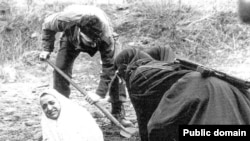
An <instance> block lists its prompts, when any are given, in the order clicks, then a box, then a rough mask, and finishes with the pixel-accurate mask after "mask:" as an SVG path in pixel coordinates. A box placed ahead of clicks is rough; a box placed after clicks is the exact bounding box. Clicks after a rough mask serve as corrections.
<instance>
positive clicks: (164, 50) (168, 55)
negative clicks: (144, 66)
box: [146, 46, 175, 63]
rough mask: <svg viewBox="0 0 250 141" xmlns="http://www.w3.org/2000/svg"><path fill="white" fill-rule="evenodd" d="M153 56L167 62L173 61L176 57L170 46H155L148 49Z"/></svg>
mask: <svg viewBox="0 0 250 141" xmlns="http://www.w3.org/2000/svg"><path fill="white" fill-rule="evenodd" d="M146 52H147V53H148V54H149V55H150V56H151V57H152V58H154V59H155V60H158V61H164V62H167V63H170V62H173V61H174V59H175V53H174V52H173V50H172V49H171V48H169V47H160V46H158V47H154V48H150V49H149V50H147V51H146Z"/></svg>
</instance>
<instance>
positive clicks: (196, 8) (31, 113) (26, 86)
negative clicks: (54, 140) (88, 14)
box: [0, 0, 250, 141]
mask: <svg viewBox="0 0 250 141" xmlns="http://www.w3.org/2000/svg"><path fill="white" fill-rule="evenodd" d="M0 2H1V4H2V5H4V6H2V7H0V12H1V14H0V111H1V113H0V140H1V141H37V140H39V139H40V137H41V128H40V114H41V110H40V107H39V101H38V95H39V93H40V92H41V91H42V90H43V89H45V88H47V87H49V86H51V82H52V69H51V67H50V66H48V65H47V64H46V63H43V62H40V61H39V60H38V54H39V51H41V47H40V43H41V42H40V33H41V24H42V22H43V19H44V17H45V16H47V15H48V14H50V13H53V12H55V11H60V10H62V9H63V8H64V7H65V6H67V5H69V4H72V3H82V4H94V5H97V6H99V7H101V8H102V9H103V10H104V11H105V12H106V13H107V14H108V15H109V17H110V18H111V20H112V23H113V25H114V30H115V31H116V32H117V33H118V34H119V35H120V41H121V44H122V45H123V48H128V47H136V48H141V49H146V48H150V47H155V46H169V47H171V48H172V49H173V50H174V51H175V52H176V53H177V55H178V56H181V57H185V58H188V59H191V60H193V61H196V62H199V63H201V64H203V65H206V66H208V67H212V68H214V69H217V70H220V71H223V72H226V73H228V74H231V75H233V76H237V77H239V78H242V79H245V80H249V79H250V74H249V72H250V58H249V56H250V51H249V49H248V46H249V44H250V40H249V39H250V38H249V37H250V29H249V28H250V25H245V24H242V23H241V21H240V20H239V19H238V16H237V5H236V2H237V0H206V1H201V0H133V1H132V0H114V1H111V0H85V1H84V0H81V1H80V0H62V1H59V0H40V1H35V0H2V1H0ZM1 9H4V10H5V11H6V13H2V11H1ZM58 37H59V35H58ZM57 48H58V44H56V49H55V51H54V53H53V54H52V57H51V60H52V61H54V59H55V56H56V52H57ZM99 59H100V56H99V54H96V55H95V56H94V57H89V56H88V55H87V54H84V53H82V54H81V55H80V56H79V57H78V58H77V60H76V62H75V66H74V70H73V71H74V72H73V74H74V75H73V79H74V81H75V82H76V83H77V84H79V85H80V86H81V87H82V88H83V89H85V90H94V89H95V88H96V87H97V84H98V81H99V77H98V76H99V73H100V64H99V63H100V62H99ZM72 90H73V91H72V94H71V99H72V100H74V101H76V102H77V103H79V104H81V105H82V106H84V107H86V108H87V109H88V110H89V111H90V112H91V113H92V115H93V116H94V117H95V118H96V120H97V122H98V124H99V125H100V126H101V128H102V129H103V131H104V135H105V140H107V141H111V140H112V141H116V140H117V141H118V140H119V141H127V140H130V141H137V140H139V139H138V136H135V137H133V138H131V139H125V138H122V137H121V136H120V135H119V132H118V129H116V128H114V127H111V125H110V122H109V120H108V119H107V118H105V117H104V116H103V115H102V114H101V113H100V112H99V111H98V110H97V109H96V108H95V107H93V106H90V105H88V104H87V103H86V102H85V101H84V100H83V97H82V95H81V94H80V93H79V92H78V91H77V90H75V89H74V88H72ZM104 106H105V107H106V108H108V109H110V105H109V104H108V103H104ZM126 110H127V118H129V119H131V120H132V121H133V122H136V121H135V114H134V110H133V107H132V106H131V104H130V102H129V101H128V102H127V103H126Z"/></svg>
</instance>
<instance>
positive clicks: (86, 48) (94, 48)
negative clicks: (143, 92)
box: [40, 5, 132, 127]
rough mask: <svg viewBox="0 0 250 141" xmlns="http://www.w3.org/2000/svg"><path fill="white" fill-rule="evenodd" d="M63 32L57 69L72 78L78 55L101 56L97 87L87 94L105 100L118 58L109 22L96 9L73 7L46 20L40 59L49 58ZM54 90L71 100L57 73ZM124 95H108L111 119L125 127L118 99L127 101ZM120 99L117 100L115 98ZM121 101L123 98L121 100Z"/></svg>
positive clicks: (63, 80) (121, 105) (122, 93)
mask: <svg viewBox="0 0 250 141" xmlns="http://www.w3.org/2000/svg"><path fill="white" fill-rule="evenodd" d="M57 32H62V33H63V34H62V36H61V39H60V49H59V50H58V53H57V58H56V66H57V67H58V68H59V69H61V70H62V71H63V72H64V73H65V74H67V75H68V76H70V77H72V69H73V63H74V60H75V59H76V57H77V56H78V55H79V53H80V52H85V53H88V54H89V55H90V56H94V55H95V54H96V52H98V51H99V52H100V56H101V61H102V73H101V75H100V82H99V86H98V88H97V90H96V92H95V93H93V92H89V94H88V95H89V96H90V97H92V99H95V100H98V99H99V98H105V96H106V93H107V91H108V87H109V83H110V81H111V78H112V77H113V76H114V74H115V72H114V66H113V63H114V57H115V55H116V54H118V51H119V48H118V47H119V46H117V41H116V39H115V38H116V37H115V36H114V33H113V29H112V27H111V23H110V22H109V18H108V17H107V16H106V14H105V13H104V11H102V10H101V9H99V8H97V7H95V6H86V5H85V6H84V5H73V6H69V7H67V8H65V9H64V11H62V12H58V13H55V14H52V15H50V16H48V17H47V18H46V19H45V21H44V23H43V27H42V47H43V51H42V52H41V54H40V59H41V60H45V59H48V58H49V57H50V54H51V52H52V51H53V50H54V42H55V35H56V33H57ZM53 77H54V82H53V83H54V88H55V89H56V90H57V91H58V92H60V93H61V94H62V95H64V96H65V97H69V96H70V87H69V85H70V83H69V82H68V81H67V80H66V79H65V78H63V77H62V76H61V75H60V74H59V73H58V72H56V71H54V76H53ZM123 90H124V91H120V92H119V93H110V99H111V100H110V102H111V106H112V111H111V113H112V115H113V116H114V117H115V118H116V119H117V120H118V121H120V122H121V124H122V125H123V126H125V127H128V126H132V123H131V122H130V121H127V120H126V119H125V117H124V116H125V115H124V114H122V113H124V109H123V104H122V103H123V102H124V101H121V99H122V98H121V97H126V93H125V87H124V88H123ZM117 95H119V96H117ZM123 99H124V98H123Z"/></svg>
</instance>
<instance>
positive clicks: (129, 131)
mask: <svg viewBox="0 0 250 141" xmlns="http://www.w3.org/2000/svg"><path fill="white" fill-rule="evenodd" d="M45 61H46V62H47V63H48V64H49V65H50V66H51V67H52V68H54V69H55V70H56V71H57V72H58V73H59V74H61V75H62V76H63V77H64V78H65V79H66V80H67V81H69V83H70V84H71V85H73V86H74V87H75V88H76V89H77V90H79V91H80V92H81V93H82V94H83V95H84V96H85V97H87V96H88V95H87V93H86V91H85V90H83V89H81V88H80V87H79V86H78V85H77V84H76V83H75V82H73V81H72V80H71V78H70V77H69V76H67V75H66V74H65V73H64V72H63V71H62V70H60V69H59V68H58V67H57V66H55V65H54V64H53V63H52V62H51V61H50V60H48V59H46V60H45ZM89 99H90V100H92V99H91V98H90V97H89ZM94 105H95V106H96V107H97V108H98V109H99V110H101V111H102V112H103V114H104V115H105V116H106V117H107V118H108V119H109V120H111V121H112V122H113V123H114V124H115V125H116V126H117V127H119V129H121V131H120V135H122V136H124V137H126V138H130V137H131V136H132V135H134V134H136V132H137V129H136V128H125V127H124V126H123V125H122V124H121V123H120V122H119V121H118V120H117V119H116V118H115V117H114V116H113V115H112V114H111V113H110V112H109V111H108V110H107V109H105V108H103V107H102V106H101V105H100V103H98V102H95V103H94Z"/></svg>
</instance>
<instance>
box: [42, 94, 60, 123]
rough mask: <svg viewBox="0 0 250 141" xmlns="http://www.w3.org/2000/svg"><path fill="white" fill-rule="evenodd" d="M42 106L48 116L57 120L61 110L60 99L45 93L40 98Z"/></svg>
mask: <svg viewBox="0 0 250 141" xmlns="http://www.w3.org/2000/svg"><path fill="white" fill-rule="evenodd" d="M40 104H41V107H42V109H43V111H44V113H45V115H46V116H47V118H50V119H53V120H56V119H58V117H59V115H60V111H61V106H60V103H59V101H58V100H57V99H56V98H55V97H54V96H52V95H50V94H44V95H42V96H41V99H40Z"/></svg>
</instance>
